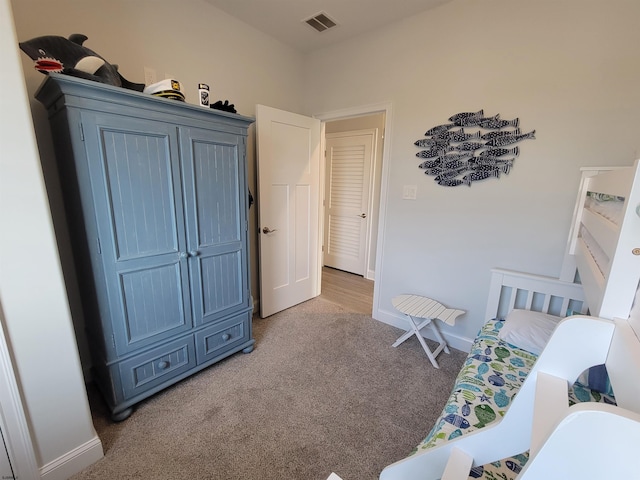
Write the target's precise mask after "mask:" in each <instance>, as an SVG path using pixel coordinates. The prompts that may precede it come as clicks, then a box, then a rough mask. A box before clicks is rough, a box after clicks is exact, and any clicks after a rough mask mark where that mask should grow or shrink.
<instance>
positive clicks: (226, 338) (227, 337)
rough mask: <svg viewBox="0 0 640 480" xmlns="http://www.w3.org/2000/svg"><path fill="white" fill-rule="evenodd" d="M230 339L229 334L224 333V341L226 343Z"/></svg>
mask: <svg viewBox="0 0 640 480" xmlns="http://www.w3.org/2000/svg"><path fill="white" fill-rule="evenodd" d="M230 338H231V335H229V334H228V333H224V334H223V335H222V340H223V341H225V342H226V341H227V340H229V339H230Z"/></svg>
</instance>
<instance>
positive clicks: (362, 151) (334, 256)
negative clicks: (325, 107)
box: [324, 129, 376, 275]
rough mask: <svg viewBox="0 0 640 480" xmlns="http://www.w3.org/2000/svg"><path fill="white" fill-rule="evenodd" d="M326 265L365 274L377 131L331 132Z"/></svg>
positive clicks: (328, 155) (328, 161)
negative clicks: (372, 167)
mask: <svg viewBox="0 0 640 480" xmlns="http://www.w3.org/2000/svg"><path fill="white" fill-rule="evenodd" d="M325 138H326V152H327V154H326V162H327V166H326V171H325V178H326V181H325V188H326V193H325V238H324V246H325V249H324V264H325V265H327V266H329V267H333V268H338V269H340V270H345V271H347V272H351V273H355V274H358V275H364V274H365V272H366V258H367V249H368V248H367V247H368V245H369V241H368V233H369V230H370V229H369V222H370V216H371V215H370V212H369V210H370V208H369V196H370V185H371V165H372V163H373V155H374V152H375V141H376V130H375V129H371V130H360V131H355V132H342V133H332V134H327V135H326V136H325Z"/></svg>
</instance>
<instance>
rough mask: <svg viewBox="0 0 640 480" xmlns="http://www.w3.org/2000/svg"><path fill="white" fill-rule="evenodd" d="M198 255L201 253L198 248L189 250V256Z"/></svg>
mask: <svg viewBox="0 0 640 480" xmlns="http://www.w3.org/2000/svg"><path fill="white" fill-rule="evenodd" d="M198 255H200V252H199V251H198V250H190V251H189V256H190V257H197V256H198Z"/></svg>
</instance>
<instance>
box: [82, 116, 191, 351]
mask: <svg viewBox="0 0 640 480" xmlns="http://www.w3.org/2000/svg"><path fill="white" fill-rule="evenodd" d="M82 121H83V129H84V136H85V144H86V148H87V151H89V152H95V151H98V152H100V155H91V156H89V158H90V163H89V170H90V172H91V180H92V184H93V189H94V201H95V208H96V212H97V214H96V218H97V219H98V222H97V223H98V230H99V237H100V238H99V242H100V244H101V250H102V251H101V257H102V262H103V266H104V277H103V279H102V280H103V281H104V283H105V289H106V291H107V292H108V302H109V305H110V308H109V310H110V312H111V315H112V316H113V318H112V320H111V326H112V327H113V336H114V341H115V344H116V349H117V351H118V353H119V354H124V353H127V352H131V351H133V350H135V349H139V348H143V347H145V346H148V345H151V344H153V343H154V342H156V341H159V340H162V339H165V338H170V337H171V336H172V335H173V334H175V333H180V332H182V331H186V330H188V329H189V328H191V327H192V326H193V324H192V320H191V318H192V317H191V308H190V302H191V300H190V295H189V292H188V287H187V285H188V282H189V280H188V279H189V274H188V267H187V259H186V257H187V253H186V250H187V246H186V234H185V226H184V213H183V211H184V207H183V204H182V188H181V182H180V179H181V174H180V162H179V161H178V160H177V156H178V137H177V132H176V129H175V127H172V126H171V125H168V124H166V123H162V122H154V121H149V120H146V119H138V118H131V117H122V116H118V115H113V114H108V113H94V112H83V114H82Z"/></svg>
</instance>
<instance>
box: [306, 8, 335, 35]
mask: <svg viewBox="0 0 640 480" xmlns="http://www.w3.org/2000/svg"><path fill="white" fill-rule="evenodd" d="M304 22H305V23H306V24H307V25H309V26H311V27H313V28H314V29H316V30H317V31H318V32H324V31H325V30H329V29H330V28H332V27H335V26H336V25H337V23H336V22H334V21H333V20H331V19H330V18H329V17H328V16H327V14H326V13H324V12H321V13H318V14H316V15H314V16H313V17H311V18H308V19H306V20H304Z"/></svg>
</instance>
